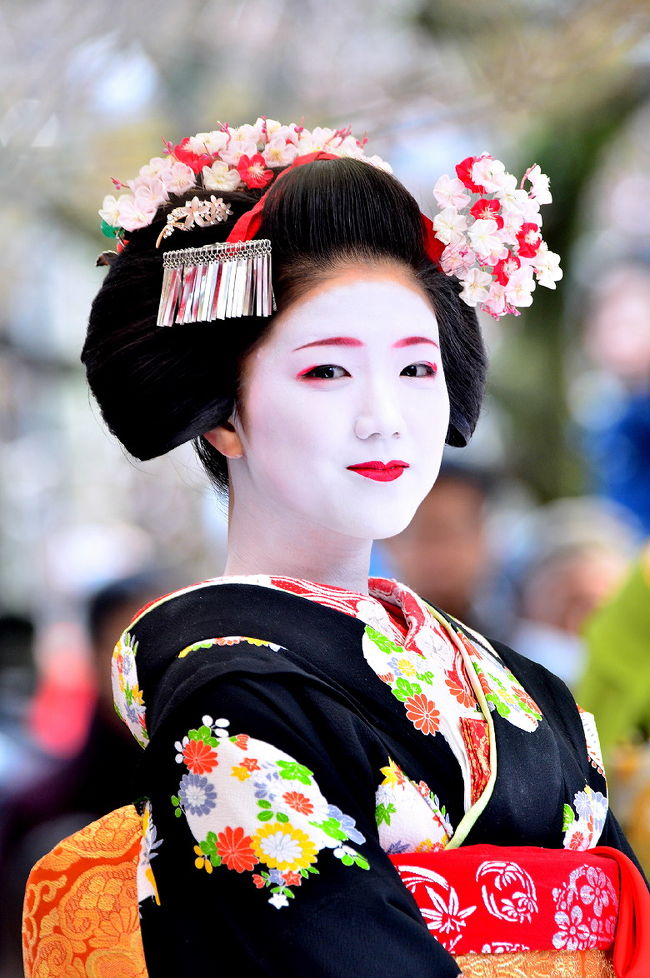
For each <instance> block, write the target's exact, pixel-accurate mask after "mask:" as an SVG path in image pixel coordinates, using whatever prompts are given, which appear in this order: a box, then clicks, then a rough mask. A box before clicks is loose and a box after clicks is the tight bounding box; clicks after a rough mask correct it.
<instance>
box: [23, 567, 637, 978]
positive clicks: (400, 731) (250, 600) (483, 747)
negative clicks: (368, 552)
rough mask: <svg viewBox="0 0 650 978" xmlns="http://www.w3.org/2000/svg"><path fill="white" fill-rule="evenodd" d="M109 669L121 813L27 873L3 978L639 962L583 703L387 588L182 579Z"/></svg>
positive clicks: (625, 866) (633, 878)
mask: <svg viewBox="0 0 650 978" xmlns="http://www.w3.org/2000/svg"><path fill="white" fill-rule="evenodd" d="M113 685H114V694H115V705H116V709H117V711H118V713H119V715H120V716H121V717H122V719H123V720H124V722H125V723H126V724H127V726H128V727H129V729H130V730H131V732H132V733H133V735H134V736H135V738H136V740H137V741H138V743H139V744H140V745H141V746H142V747H143V748H145V749H144V752H143V755H142V764H141V771H140V779H139V783H140V790H141V797H140V798H139V799H138V801H137V809H138V812H139V817H138V815H137V814H136V811H135V809H134V808H133V807H132V806H128V807H127V808H124V809H118V810H116V811H115V812H112V813H110V814H109V815H108V816H105V817H104V818H103V819H100V820H99V821H98V822H95V823H92V824H91V825H90V826H87V827H86V828H85V829H83V830H82V831H81V832H80V833H76V834H75V835H74V836H72V837H71V838H70V839H68V840H64V842H63V843H62V844H61V845H60V846H58V847H56V849H54V850H53V851H52V853H50V854H49V855H48V856H46V857H44V858H43V860H41V861H40V863H38V864H37V866H36V867H35V868H34V870H33V871H32V874H31V876H30V882H29V884H28V888H27V894H26V900H25V916H24V930H23V943H24V949H25V968H26V975H27V976H28V978H41V976H45V975H47V976H48V978H59V976H61V978H63V976H64V975H65V976H67V975H69V974H75V975H78V976H79V978H81V976H83V975H93V976H97V975H99V974H104V973H106V974H108V973H111V974H113V973H120V974H129V975H132V976H133V978H136V976H137V978H162V976H165V978H167V976H168V975H172V974H173V975H177V976H181V978H184V976H188V978H190V976H191V978H195V976H199V975H208V974H213V973H216V972H217V970H221V969H222V968H223V963H224V960H227V961H228V962H233V963H234V965H235V967H236V970H237V973H239V974H242V975H245V976H247V978H248V976H256V975H260V976H261V975H264V976H280V975H282V976H283V978H298V976H304V975H310V974H311V975H314V976H319V978H321V976H323V978H329V976H331V978H334V976H336V978H341V976H355V978H379V976H380V975H381V976H382V978H386V976H393V975H400V976H403V978H425V976H431V978H457V976H459V975H460V974H461V973H462V974H464V975H465V976H467V978H479V976H480V978H486V976H490V978H501V976H509V975H512V974H519V975H522V976H533V975H534V976H535V978H537V976H540V978H541V976H545V975H551V974H553V975H556V974H560V973H561V974H562V975H563V976H572V975H581V976H599V978H601V976H607V978H615V976H618V978H646V976H647V974H648V973H649V968H650V943H649V942H648V934H647V933H645V936H644V935H643V934H642V933H641V931H642V930H643V928H642V927H640V926H639V921H640V920H644V919H647V920H650V897H649V896H648V893H647V889H646V885H645V883H644V881H643V879H642V877H641V875H640V873H639V872H638V870H637V868H636V866H635V865H634V863H633V862H632V861H631V860H633V858H634V857H633V856H632V853H631V851H630V849H629V846H628V844H627V842H626V840H625V838H624V837H623V835H622V833H621V831H620V829H619V827H618V825H617V823H616V821H615V819H614V817H613V816H612V814H611V813H610V812H609V811H608V806H607V797H606V784H605V778H604V774H603V769H602V763H601V761H600V754H599V748H598V738H597V734H596V729H595V725H594V722H593V717H591V715H590V714H586V713H584V712H583V711H581V710H580V709H579V707H577V706H576V704H575V702H574V700H573V698H572V696H571V694H570V693H569V691H568V690H567V688H566V687H565V686H564V685H563V683H562V682H561V681H560V680H559V679H557V678H556V677H555V676H553V675H552V674H551V673H549V672H547V671H546V670H545V669H544V668H543V667H541V666H539V665H537V664H535V663H532V662H529V661H528V660H526V659H525V658H523V657H522V656H520V655H517V653H515V652H513V651H512V650H511V649H508V648H506V647H505V646H502V645H499V644H494V645H491V644H490V643H489V642H488V641H487V640H486V639H485V638H483V637H482V636H481V635H478V634H477V633H475V632H473V631H471V630H470V629H468V628H466V627H465V626H464V625H462V624H461V623H460V622H458V621H456V620H455V619H453V618H450V617H449V616H448V615H445V614H444V613H443V612H441V611H440V610H438V609H436V608H433V607H431V606H429V605H427V604H426V603H425V602H423V601H422V600H421V599H420V598H419V597H418V596H417V595H416V594H415V593H414V592H412V591H411V590H410V589H409V588H407V587H404V586H403V585H401V584H398V583H396V582H395V581H388V580H385V579H382V578H373V579H371V580H370V582H369V594H366V595H364V594H354V593H352V592H350V591H345V590H343V589H341V588H336V587H330V586H325V585H319V584H314V583H311V582H308V581H300V580H296V579H293V578H278V577H261V576H257V577H242V578H217V579H214V580H210V581H206V582H203V583H201V584H197V585H193V586H191V587H189V588H185V589H183V590H181V591H177V592H174V593H173V594H170V595H166V596H164V597H162V598H160V599H158V600H157V601H154V602H152V603H151V604H150V605H148V606H146V607H145V608H144V609H142V611H141V612H140V613H139V614H138V615H137V616H136V617H135V618H134V620H133V621H132V622H131V624H130V625H129V626H128V628H127V629H126V631H125V632H124V633H123V635H122V636H121V637H120V639H119V641H118V643H117V645H116V647H115V651H114V656H113ZM513 847H514V848H513ZM594 847H596V848H594ZM603 847H605V848H603ZM587 850H589V852H587ZM612 857H614V858H613V859H612ZM626 894H627V896H626ZM629 894H634V895H635V896H634V899H632V900H630V898H629ZM619 897H620V901H619ZM625 899H627V903H625ZM635 900H636V902H634V901H635ZM644 901H645V902H644ZM138 903H139V916H138ZM621 936H622V939H621V940H619V937H621ZM612 945H613V962H614V965H616V970H614V968H613V967H612V959H611V957H610V949H611V948H612ZM617 945H618V950H617ZM617 955H618V957H617ZM577 958H579V960H578V959H577ZM106 969H108V970H106ZM111 969H112V970H111ZM116 969H117V971H116ZM558 969H559V970H558Z"/></svg>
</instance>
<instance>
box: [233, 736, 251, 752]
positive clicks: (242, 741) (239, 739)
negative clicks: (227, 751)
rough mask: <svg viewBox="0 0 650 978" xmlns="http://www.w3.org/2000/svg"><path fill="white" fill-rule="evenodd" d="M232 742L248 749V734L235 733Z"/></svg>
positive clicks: (236, 745) (243, 748) (242, 748)
mask: <svg viewBox="0 0 650 978" xmlns="http://www.w3.org/2000/svg"><path fill="white" fill-rule="evenodd" d="M234 743H235V747H239V748H240V749H241V750H248V734H237V736H236V737H235V741H234Z"/></svg>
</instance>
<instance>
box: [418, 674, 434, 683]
mask: <svg viewBox="0 0 650 978" xmlns="http://www.w3.org/2000/svg"><path fill="white" fill-rule="evenodd" d="M415 676H416V679H419V680H420V681H421V682H423V683H432V682H433V673H432V672H416V674H415Z"/></svg>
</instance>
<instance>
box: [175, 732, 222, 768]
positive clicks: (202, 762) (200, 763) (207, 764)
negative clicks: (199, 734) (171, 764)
mask: <svg viewBox="0 0 650 978" xmlns="http://www.w3.org/2000/svg"><path fill="white" fill-rule="evenodd" d="M183 760H184V761H185V763H186V764H187V767H188V768H189V770H190V771H191V772H192V774H207V773H208V771H212V769H213V768H215V767H216V766H217V764H218V763H219V762H218V761H217V752H216V751H214V750H213V749H212V748H211V747H210V745H209V744H206V742H205V741H204V740H190V741H189V743H187V744H185V747H184V748H183Z"/></svg>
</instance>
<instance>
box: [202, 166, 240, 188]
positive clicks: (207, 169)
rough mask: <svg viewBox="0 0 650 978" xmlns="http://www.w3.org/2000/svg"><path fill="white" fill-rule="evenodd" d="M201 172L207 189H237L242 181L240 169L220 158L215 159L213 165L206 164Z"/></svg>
mask: <svg viewBox="0 0 650 978" xmlns="http://www.w3.org/2000/svg"><path fill="white" fill-rule="evenodd" d="M201 174H202V176H203V186H204V187H205V188H206V189H207V190H236V189H237V187H238V186H239V185H240V183H241V177H240V176H239V171H238V170H236V169H232V168H231V167H229V166H228V164H227V163H222V162H221V161H220V160H215V162H214V163H213V164H212V166H204V167H203V170H202V171H201Z"/></svg>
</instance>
